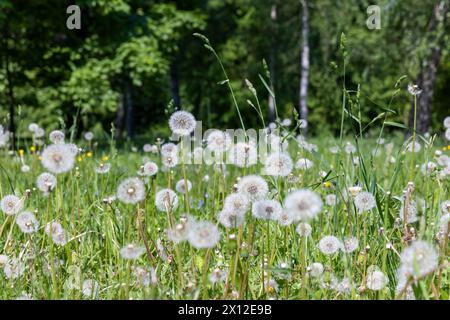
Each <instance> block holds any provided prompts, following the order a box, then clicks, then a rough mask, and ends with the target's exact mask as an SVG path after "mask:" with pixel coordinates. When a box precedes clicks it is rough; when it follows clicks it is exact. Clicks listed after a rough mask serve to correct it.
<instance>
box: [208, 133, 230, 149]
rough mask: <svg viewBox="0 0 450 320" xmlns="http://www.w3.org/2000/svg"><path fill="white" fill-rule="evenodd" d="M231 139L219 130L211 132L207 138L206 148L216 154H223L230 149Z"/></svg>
mask: <svg viewBox="0 0 450 320" xmlns="http://www.w3.org/2000/svg"><path fill="white" fill-rule="evenodd" d="M231 143H232V140H231V137H230V135H229V134H228V133H226V132H224V131H220V130H212V131H211V132H210V133H209V134H208V136H207V138H206V145H207V148H208V149H209V150H211V151H213V152H216V153H223V152H225V151H227V150H229V149H230V147H231Z"/></svg>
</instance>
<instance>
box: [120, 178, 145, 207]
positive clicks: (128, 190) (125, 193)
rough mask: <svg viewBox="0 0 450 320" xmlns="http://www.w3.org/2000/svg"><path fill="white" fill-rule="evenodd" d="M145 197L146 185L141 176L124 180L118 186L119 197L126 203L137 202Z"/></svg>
mask: <svg viewBox="0 0 450 320" xmlns="http://www.w3.org/2000/svg"><path fill="white" fill-rule="evenodd" d="M144 198H145V186H144V183H143V182H142V180H141V179H139V178H128V179H125V180H123V181H122V182H121V183H120V184H119V186H118V187H117V199H119V200H120V201H122V202H123V203H126V204H136V203H138V202H141V201H142V200H144Z"/></svg>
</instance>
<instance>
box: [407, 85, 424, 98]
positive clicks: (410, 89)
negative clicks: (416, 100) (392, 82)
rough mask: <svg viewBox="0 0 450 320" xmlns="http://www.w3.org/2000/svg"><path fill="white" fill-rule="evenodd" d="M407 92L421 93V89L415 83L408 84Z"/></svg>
mask: <svg viewBox="0 0 450 320" xmlns="http://www.w3.org/2000/svg"><path fill="white" fill-rule="evenodd" d="M408 92H409V94H410V95H412V96H418V95H419V94H421V93H422V89H420V88H419V86H418V85H417V84H412V83H410V84H408Z"/></svg>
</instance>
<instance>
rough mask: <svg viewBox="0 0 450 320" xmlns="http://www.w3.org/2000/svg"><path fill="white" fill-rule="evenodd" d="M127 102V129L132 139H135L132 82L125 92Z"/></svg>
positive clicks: (129, 82)
mask: <svg viewBox="0 0 450 320" xmlns="http://www.w3.org/2000/svg"><path fill="white" fill-rule="evenodd" d="M125 101H126V106H127V117H126V128H127V135H128V137H130V138H133V137H134V103H133V86H132V84H131V81H128V83H127V87H126V91H125Z"/></svg>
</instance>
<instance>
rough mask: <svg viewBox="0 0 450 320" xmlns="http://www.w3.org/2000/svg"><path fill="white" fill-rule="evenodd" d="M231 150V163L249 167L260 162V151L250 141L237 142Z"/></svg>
mask: <svg viewBox="0 0 450 320" xmlns="http://www.w3.org/2000/svg"><path fill="white" fill-rule="evenodd" d="M230 151H231V152H230V157H231V163H232V164H234V165H235V166H237V167H240V168H248V167H250V166H253V165H255V164H256V163H257V162H258V151H257V150H256V148H255V146H253V145H252V144H250V143H245V142H239V143H236V145H234V146H233V147H232V148H231V149H230Z"/></svg>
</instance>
